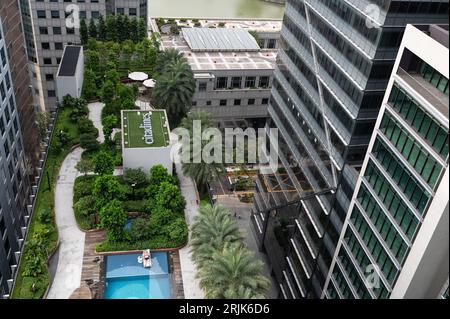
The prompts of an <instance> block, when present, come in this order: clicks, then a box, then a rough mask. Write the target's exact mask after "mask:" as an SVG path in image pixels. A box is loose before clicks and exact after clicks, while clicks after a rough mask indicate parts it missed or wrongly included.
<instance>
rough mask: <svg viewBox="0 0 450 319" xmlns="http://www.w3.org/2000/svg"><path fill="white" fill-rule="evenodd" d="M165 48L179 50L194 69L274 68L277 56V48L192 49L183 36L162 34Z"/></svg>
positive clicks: (162, 42)
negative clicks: (254, 49)
mask: <svg viewBox="0 0 450 319" xmlns="http://www.w3.org/2000/svg"><path fill="white" fill-rule="evenodd" d="M161 44H162V47H163V49H168V48H173V49H176V50H178V51H179V52H180V53H182V54H183V56H184V57H185V58H186V59H187V60H188V63H189V65H190V66H191V68H192V70H193V71H194V72H195V71H213V70H260V69H263V70H273V69H275V62H276V57H277V50H276V49H269V50H260V51H214V52H196V51H193V50H191V48H190V47H189V45H188V44H187V42H186V40H185V39H184V38H183V37H182V36H176V37H174V36H164V35H163V36H161Z"/></svg>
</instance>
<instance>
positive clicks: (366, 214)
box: [323, 25, 449, 298]
mask: <svg viewBox="0 0 450 319" xmlns="http://www.w3.org/2000/svg"><path fill="white" fill-rule="evenodd" d="M448 37H449V34H448V25H446V26H443V27H440V26H436V25H431V26H417V27H414V26H412V25H408V26H407V27H406V30H405V34H404V37H403V41H402V44H401V46H400V49H399V54H398V57H397V60H396V63H395V65H394V70H393V73H392V76H391V79H390V81H389V84H388V88H387V90H386V94H385V96H384V100H383V105H382V106H381V109H380V114H379V115H378V119H377V122H376V125H375V130H374V133H373V135H372V138H371V141H370V144H369V147H368V151H367V155H366V157H365V160H364V163H363V166H362V169H361V172H360V176H359V179H358V182H357V184H356V189H355V192H354V195H353V199H352V202H351V204H350V208H349V211H348V213H347V217H346V220H345V223H344V227H343V230H342V233H341V238H340V240H339V243H338V246H337V249H336V253H335V256H334V259H333V262H332V266H331V269H330V272H329V276H328V278H327V284H326V289H325V291H324V293H323V296H324V297H326V298H387V297H391V298H438V297H440V296H441V294H442V291H443V287H448V275H449V228H448V223H449V218H448V217H449V216H448V214H449V206H448V200H449V193H448V187H449V186H448V185H449V176H448V175H449V170H448V149H449V144H448V143H449V134H448V130H449V121H448V120H449V117H448V115H449V96H448V94H449V62H448V61H449V60H448V59H449V50H448Z"/></svg>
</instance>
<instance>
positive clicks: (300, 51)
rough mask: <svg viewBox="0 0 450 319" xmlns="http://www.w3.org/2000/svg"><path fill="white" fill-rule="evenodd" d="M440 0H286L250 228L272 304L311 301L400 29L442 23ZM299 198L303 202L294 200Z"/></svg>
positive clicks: (444, 6) (322, 278)
mask: <svg viewBox="0 0 450 319" xmlns="http://www.w3.org/2000/svg"><path fill="white" fill-rule="evenodd" d="M448 5H449V3H448V0H442V1H420V2H418V1H391V0H378V1H366V0H358V1H356V0H345V1H344V0H287V1H286V11H285V16H284V20H283V28H282V31H281V40H280V50H279V53H278V61H277V64H278V66H277V69H276V70H275V79H274V84H273V89H272V95H271V100H270V104H269V116H270V120H269V121H268V123H267V127H276V128H278V130H279V134H278V135H279V140H278V143H279V159H280V169H279V170H278V171H277V172H275V173H268V174H260V176H259V179H258V181H257V184H256V186H257V192H256V194H255V213H254V214H253V218H252V221H253V225H254V227H253V229H254V231H255V236H256V238H257V240H258V241H259V244H260V247H261V249H262V250H263V251H266V252H267V255H268V258H269V260H270V263H271V266H272V273H273V275H274V277H275V278H276V280H277V282H278V284H279V292H280V294H279V295H280V297H283V298H320V297H321V295H322V291H323V288H324V285H325V282H326V279H327V275H328V272H329V268H330V265H331V261H332V259H333V256H334V252H335V248H336V244H337V242H338V240H339V236H340V233H341V230H342V226H343V223H344V220H345V218H346V215H347V211H348V208H349V205H350V201H351V198H352V195H353V191H354V189H355V185H356V181H357V179H358V175H359V171H360V170H361V165H362V163H363V159H364V155H365V152H366V150H367V146H368V144H369V141H370V137H371V135H372V131H373V128H374V124H375V121H376V118H377V115H378V111H379V109H380V106H381V104H382V100H383V96H384V93H385V90H386V87H387V83H388V80H389V76H390V74H391V71H392V68H393V65H394V62H395V58H396V55H397V51H398V48H399V46H400V42H401V39H402V36H403V32H404V29H405V26H406V24H408V23H428V24H429V23H448ZM304 196H308V197H306V198H305V197H304Z"/></svg>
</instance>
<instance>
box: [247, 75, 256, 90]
mask: <svg viewBox="0 0 450 319" xmlns="http://www.w3.org/2000/svg"><path fill="white" fill-rule="evenodd" d="M255 85H256V77H255V76H247V77H246V78H245V87H246V88H253V87H255Z"/></svg>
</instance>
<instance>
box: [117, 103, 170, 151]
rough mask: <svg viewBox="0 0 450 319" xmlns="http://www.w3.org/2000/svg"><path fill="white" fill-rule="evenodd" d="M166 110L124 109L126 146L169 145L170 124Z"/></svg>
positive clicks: (124, 141)
mask: <svg viewBox="0 0 450 319" xmlns="http://www.w3.org/2000/svg"><path fill="white" fill-rule="evenodd" d="M167 123H168V122H167V116H166V112H165V111H164V110H154V111H134V110H133V111H122V132H123V136H122V137H123V145H124V147H125V148H149V147H165V146H168V145H169V142H170V138H169V133H170V132H169V125H168V124H167Z"/></svg>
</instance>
